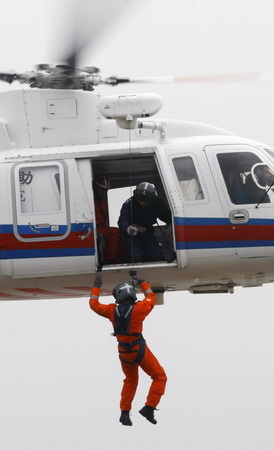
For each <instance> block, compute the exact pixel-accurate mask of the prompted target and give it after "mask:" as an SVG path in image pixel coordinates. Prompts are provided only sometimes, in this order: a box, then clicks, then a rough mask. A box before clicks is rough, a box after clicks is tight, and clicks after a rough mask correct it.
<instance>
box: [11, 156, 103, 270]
mask: <svg viewBox="0 0 274 450" xmlns="http://www.w3.org/2000/svg"><path fill="white" fill-rule="evenodd" d="M86 163H87V164H89V167H90V162H89V161H86ZM82 166H83V167H82ZM82 166H81V167H79V165H77V164H76V161H75V160H74V159H71V160H67V161H55V160H54V161H46V162H45V161H43V162H35V163H30V162H27V163H19V164H16V165H14V166H13V167H12V177H11V183H12V201H13V232H14V240H13V244H12V247H13V248H12V249H11V250H12V251H11V252H10V255H11V259H12V267H13V274H12V275H13V276H14V277H15V278H19V277H24V278H27V277H39V276H52V275H56V276H58V275H69V274H81V273H91V272H95V246H94V232H93V215H92V210H91V205H90V201H89V200H88V197H87V195H86V192H85V188H84V185H83V183H82V179H81V173H80V172H81V170H82V171H83V170H84V171H85V167H84V165H83V164H82ZM90 173H91V172H90Z"/></svg>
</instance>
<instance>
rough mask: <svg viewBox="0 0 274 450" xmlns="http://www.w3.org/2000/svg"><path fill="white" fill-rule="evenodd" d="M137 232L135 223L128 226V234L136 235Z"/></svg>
mask: <svg viewBox="0 0 274 450" xmlns="http://www.w3.org/2000/svg"><path fill="white" fill-rule="evenodd" d="M137 233H138V228H137V227H134V226H133V225H130V226H129V227H127V234H129V236H136V234H137Z"/></svg>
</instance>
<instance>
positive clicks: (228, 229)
mask: <svg viewBox="0 0 274 450" xmlns="http://www.w3.org/2000/svg"><path fill="white" fill-rule="evenodd" d="M175 235H176V241H177V242H210V241H220V242H221V241H260V240H262V241H267V240H268V241H271V240H273V241H274V225H245V224H243V225H233V224H231V225H176V226H175Z"/></svg>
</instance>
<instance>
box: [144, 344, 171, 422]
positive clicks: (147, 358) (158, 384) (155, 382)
mask: <svg viewBox="0 0 274 450" xmlns="http://www.w3.org/2000/svg"><path fill="white" fill-rule="evenodd" d="M140 367H141V368H142V369H143V370H144V372H146V373H147V374H148V375H149V376H150V377H151V378H152V383H151V386H150V389H149V393H148V396H147V401H146V403H145V406H144V407H143V408H142V409H141V410H140V411H139V412H140V414H142V416H144V417H146V419H147V420H149V421H150V422H151V423H153V424H156V423H157V421H156V420H155V418H154V410H155V409H156V406H157V405H158V403H159V402H160V400H161V397H162V395H164V393H165V387H166V382H167V376H166V373H165V371H164V369H163V367H162V366H161V365H160V363H159V361H158V360H157V358H156V357H155V356H154V355H153V353H152V352H151V351H150V350H149V348H148V346H147V345H146V351H145V355H144V358H143V359H142V361H141V362H140Z"/></svg>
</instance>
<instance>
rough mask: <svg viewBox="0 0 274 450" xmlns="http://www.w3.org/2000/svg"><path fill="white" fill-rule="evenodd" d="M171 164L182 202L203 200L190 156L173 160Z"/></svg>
mask: <svg viewBox="0 0 274 450" xmlns="http://www.w3.org/2000/svg"><path fill="white" fill-rule="evenodd" d="M173 164H174V168H175V172H176V175H177V178H178V181H179V184H180V188H181V191H182V195H183V198H184V200H186V201H197V200H203V199H204V198H205V196H204V193H203V190H202V187H201V184H200V181H199V178H198V174H197V171H196V168H195V166H194V162H193V159H192V158H191V156H182V157H180V158H174V159H173Z"/></svg>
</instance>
